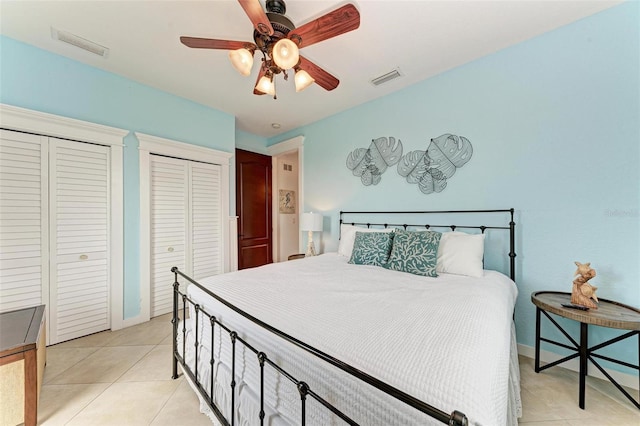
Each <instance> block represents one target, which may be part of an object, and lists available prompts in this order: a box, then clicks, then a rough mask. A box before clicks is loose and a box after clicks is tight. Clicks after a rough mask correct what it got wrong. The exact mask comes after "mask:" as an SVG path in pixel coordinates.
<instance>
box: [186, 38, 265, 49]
mask: <svg viewBox="0 0 640 426" xmlns="http://www.w3.org/2000/svg"><path fill="white" fill-rule="evenodd" d="M180 41H181V42H182V44H184V45H185V46H188V47H193V48H196V49H224V50H236V49H242V48H247V49H253V50H255V49H256V45H255V44H253V43H249V42H248V41H233V40H215V39H212V38H198V37H184V36H183V37H180Z"/></svg>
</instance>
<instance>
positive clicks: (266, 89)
mask: <svg viewBox="0 0 640 426" xmlns="http://www.w3.org/2000/svg"><path fill="white" fill-rule="evenodd" d="M256 90H257V91H259V92H262V93H266V94H267V95H271V96H275V94H276V86H275V84H273V80H272V79H271V78H270V77H267V76H266V75H263V76H262V77H261V78H260V81H258V84H256Z"/></svg>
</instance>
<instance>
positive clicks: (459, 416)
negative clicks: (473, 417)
mask: <svg viewBox="0 0 640 426" xmlns="http://www.w3.org/2000/svg"><path fill="white" fill-rule="evenodd" d="M468 424H469V420H467V416H465V415H464V413H461V412H460V411H454V412H453V413H451V416H450V417H449V426H467V425H468Z"/></svg>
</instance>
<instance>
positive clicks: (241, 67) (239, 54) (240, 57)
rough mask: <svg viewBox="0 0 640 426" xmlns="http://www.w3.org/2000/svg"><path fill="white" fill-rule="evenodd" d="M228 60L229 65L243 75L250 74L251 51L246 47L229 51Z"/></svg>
mask: <svg viewBox="0 0 640 426" xmlns="http://www.w3.org/2000/svg"><path fill="white" fill-rule="evenodd" d="M229 60H230V61H231V65H233V67H234V68H235V69H236V71H238V72H239V73H240V74H242V75H243V76H245V77H246V76H248V75H249V74H251V67H252V66H253V52H250V51H249V50H248V49H238V50H232V51H230V52H229Z"/></svg>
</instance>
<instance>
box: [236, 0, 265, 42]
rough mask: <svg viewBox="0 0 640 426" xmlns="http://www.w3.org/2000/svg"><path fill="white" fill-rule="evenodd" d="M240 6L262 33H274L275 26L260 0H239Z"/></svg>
mask: <svg viewBox="0 0 640 426" xmlns="http://www.w3.org/2000/svg"><path fill="white" fill-rule="evenodd" d="M238 2H239V3H240V6H242V8H243V9H244V13H246V14H247V16H248V17H249V19H251V22H253V26H254V28H255V29H256V31H258V32H259V33H260V34H265V35H272V34H273V27H272V26H271V22H269V18H267V14H266V13H265V12H264V10H263V9H262V6H261V5H260V2H259V1H258V0H238Z"/></svg>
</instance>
